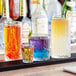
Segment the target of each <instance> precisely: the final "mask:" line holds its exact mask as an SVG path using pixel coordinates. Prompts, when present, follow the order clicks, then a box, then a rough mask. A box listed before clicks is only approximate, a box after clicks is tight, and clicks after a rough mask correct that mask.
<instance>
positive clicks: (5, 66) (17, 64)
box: [0, 53, 76, 72]
mask: <svg viewBox="0 0 76 76" xmlns="http://www.w3.org/2000/svg"><path fill="white" fill-rule="evenodd" d="M68 62H76V53H72V55H71V57H70V58H65V59H53V58H50V60H47V61H40V62H39V61H35V62H33V63H26V64H24V63H22V60H17V61H10V62H0V72H2V71H9V70H16V69H22V68H31V67H38V66H45V65H54V64H60V63H68Z"/></svg>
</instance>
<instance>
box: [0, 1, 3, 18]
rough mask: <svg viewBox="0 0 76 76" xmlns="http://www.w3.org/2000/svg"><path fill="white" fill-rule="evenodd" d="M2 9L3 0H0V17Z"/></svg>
mask: <svg viewBox="0 0 76 76" xmlns="http://www.w3.org/2000/svg"><path fill="white" fill-rule="evenodd" d="M2 9H3V7H2V0H0V18H1V16H2Z"/></svg>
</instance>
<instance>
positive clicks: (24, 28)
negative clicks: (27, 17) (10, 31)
mask: <svg viewBox="0 0 76 76" xmlns="http://www.w3.org/2000/svg"><path fill="white" fill-rule="evenodd" d="M30 30H31V27H30V26H29V24H28V23H24V24H23V26H22V43H28V35H29V32H30Z"/></svg>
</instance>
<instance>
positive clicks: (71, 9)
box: [62, 0, 76, 44]
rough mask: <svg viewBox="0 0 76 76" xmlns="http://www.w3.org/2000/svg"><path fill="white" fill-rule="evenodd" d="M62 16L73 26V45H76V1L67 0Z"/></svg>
mask: <svg viewBox="0 0 76 76" xmlns="http://www.w3.org/2000/svg"><path fill="white" fill-rule="evenodd" d="M62 14H63V16H65V17H66V18H67V19H68V21H69V23H70V25H71V43H72V44H73V43H76V26H75V24H76V2H75V0H66V1H65V2H64V5H63V9H62Z"/></svg>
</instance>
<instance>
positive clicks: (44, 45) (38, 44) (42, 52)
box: [30, 37, 49, 60]
mask: <svg viewBox="0 0 76 76" xmlns="http://www.w3.org/2000/svg"><path fill="white" fill-rule="evenodd" d="M30 44H31V45H34V58H35V59H44V60H45V59H48V58H49V47H48V46H49V42H48V38H46V37H45V38H40V37H33V38H31V39H30Z"/></svg>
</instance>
